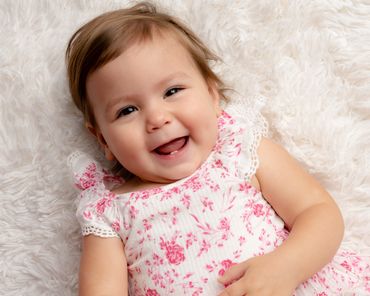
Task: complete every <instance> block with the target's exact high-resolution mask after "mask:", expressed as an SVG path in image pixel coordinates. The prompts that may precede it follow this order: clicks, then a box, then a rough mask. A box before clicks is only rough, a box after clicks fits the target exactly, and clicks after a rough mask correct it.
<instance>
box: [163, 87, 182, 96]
mask: <svg viewBox="0 0 370 296" xmlns="http://www.w3.org/2000/svg"><path fill="white" fill-rule="evenodd" d="M174 90H175V91H176V92H175V93H172V91H174ZM181 90H183V88H182V87H171V88H170V89H168V90H167V91H166V93H165V94H164V97H165V98H167V97H170V96H173V95H175V94H177V93H178V92H179V91H181Z"/></svg>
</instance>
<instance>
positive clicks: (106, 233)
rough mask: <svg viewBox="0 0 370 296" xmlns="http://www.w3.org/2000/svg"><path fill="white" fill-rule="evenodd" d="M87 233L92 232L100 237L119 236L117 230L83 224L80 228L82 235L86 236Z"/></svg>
mask: <svg viewBox="0 0 370 296" xmlns="http://www.w3.org/2000/svg"><path fill="white" fill-rule="evenodd" d="M89 234H93V235H96V236H100V237H120V236H119V235H118V234H117V232H115V231H113V230H109V229H102V228H99V227H95V226H93V225H89V226H84V227H83V228H82V235H83V236H86V235H89Z"/></svg>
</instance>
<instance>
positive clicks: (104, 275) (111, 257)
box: [79, 235, 128, 296]
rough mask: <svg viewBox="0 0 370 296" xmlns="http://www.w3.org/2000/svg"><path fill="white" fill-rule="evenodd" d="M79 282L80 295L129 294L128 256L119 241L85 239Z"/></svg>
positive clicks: (89, 237) (112, 239)
mask: <svg viewBox="0 0 370 296" xmlns="http://www.w3.org/2000/svg"><path fill="white" fill-rule="evenodd" d="M79 282H80V283H79V295H80V296H108V295H109V296H114V295H117V296H118V295H119V296H122V295H128V291H127V266H126V256H125V253H124V248H123V243H122V241H121V240H120V239H119V238H101V237H97V236H94V235H88V236H85V237H84V238H83V250H82V257H81V263H80V279H79Z"/></svg>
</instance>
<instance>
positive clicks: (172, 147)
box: [155, 137, 186, 154]
mask: <svg viewBox="0 0 370 296" xmlns="http://www.w3.org/2000/svg"><path fill="white" fill-rule="evenodd" d="M185 141H186V139H185V137H182V138H177V139H175V140H172V141H171V142H168V143H166V144H164V145H162V146H159V147H158V148H157V149H155V151H156V152H157V153H159V154H170V153H171V152H174V151H177V150H179V149H181V148H182V146H184V145H185Z"/></svg>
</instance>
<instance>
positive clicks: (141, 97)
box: [86, 36, 220, 183]
mask: <svg viewBox="0 0 370 296" xmlns="http://www.w3.org/2000/svg"><path fill="white" fill-rule="evenodd" d="M86 87H87V93H88V96H89V99H90V103H91V106H92V108H93V110H94V115H95V118H96V121H97V124H98V126H99V128H98V131H97V132H98V133H99V135H100V136H101V137H102V138H101V139H103V140H102V142H103V143H104V142H105V143H106V148H105V149H106V151H108V154H111V155H112V156H114V157H115V158H116V159H117V160H118V161H119V162H120V163H121V164H122V165H123V166H124V167H125V168H126V169H127V170H128V171H130V172H131V173H133V174H134V175H136V176H138V177H139V178H141V179H142V180H144V181H149V182H159V183H170V182H173V181H175V180H179V179H181V178H184V177H187V176H189V175H191V174H192V173H193V172H194V171H195V170H196V169H197V168H199V166H200V165H201V164H202V163H203V162H204V161H205V160H206V158H207V157H208V155H209V154H210V153H211V150H212V148H213V146H214V144H215V142H216V140H217V134H218V131H217V116H218V114H219V112H220V109H219V93H218V91H217V90H216V88H215V87H211V86H209V85H208V84H207V83H206V81H205V79H204V78H203V76H202V75H201V73H200V72H199V70H198V69H197V68H196V65H195V64H194V62H193V61H192V59H191V57H190V55H189V53H188V52H187V51H186V49H185V48H184V47H183V46H182V45H181V43H180V42H178V41H177V40H176V39H175V38H173V37H170V36H167V37H160V36H156V37H154V38H153V40H148V41H144V42H141V43H138V44H136V45H133V46H132V47H130V48H129V49H128V50H126V51H125V52H124V53H123V54H122V55H120V56H119V57H118V58H116V59H114V60H113V61H111V62H109V63H108V64H106V65H105V66H103V67H102V68H100V69H99V70H97V71H95V72H94V73H92V74H91V75H90V76H89V78H88V80H87V85H86Z"/></svg>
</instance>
